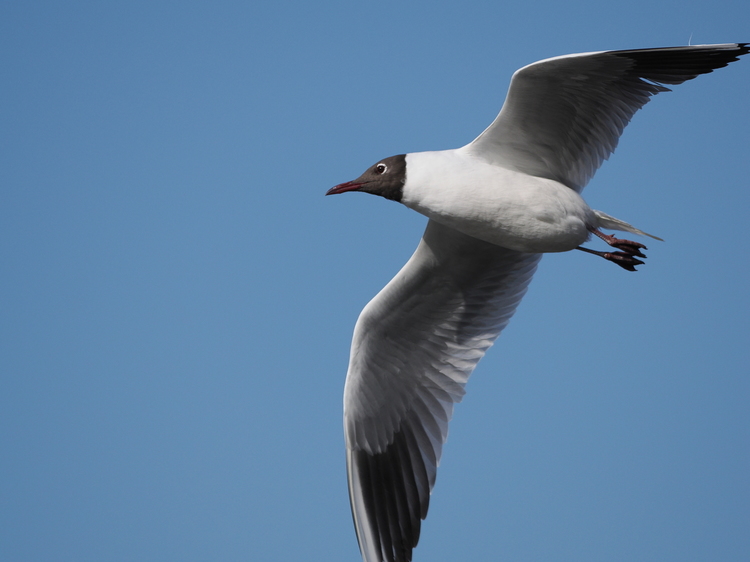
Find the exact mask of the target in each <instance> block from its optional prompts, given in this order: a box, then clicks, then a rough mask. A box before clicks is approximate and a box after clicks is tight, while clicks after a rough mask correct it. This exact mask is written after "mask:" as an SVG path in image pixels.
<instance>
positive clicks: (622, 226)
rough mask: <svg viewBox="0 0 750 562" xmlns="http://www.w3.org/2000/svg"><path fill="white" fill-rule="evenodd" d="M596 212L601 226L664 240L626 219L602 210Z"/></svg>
mask: <svg viewBox="0 0 750 562" xmlns="http://www.w3.org/2000/svg"><path fill="white" fill-rule="evenodd" d="M594 214H595V215H596V218H597V219H599V226H600V227H601V228H608V229H610V230H622V231H625V232H631V233H633V234H639V235H641V236H648V237H649V238H653V239H654V240H661V241H662V242H664V240H662V239H661V238H659V237H658V236H654V235H653V234H649V233H648V232H643V231H642V230H639V229H637V228H636V227H634V226H633V225H632V224H628V223H626V222H625V221H621V220H620V219H616V218H615V217H610V216H609V215H608V214H607V213H602V212H601V211H597V210H594Z"/></svg>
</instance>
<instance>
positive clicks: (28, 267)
mask: <svg viewBox="0 0 750 562" xmlns="http://www.w3.org/2000/svg"><path fill="white" fill-rule="evenodd" d="M748 22H750V3H749V2H747V1H746V0H716V1H712V2H684V1H683V0H679V1H678V0H675V1H662V0H648V1H644V0H631V1H628V2H619V3H613V2H610V3H608V2H601V1H599V0H597V1H594V0H591V1H587V2H580V1H572V2H551V1H550V2H538V3H534V2H528V1H526V0H524V1H516V0H511V1H508V2H497V1H487V2H453V3H439V2H437V3H436V2H377V3H376V2H356V3H354V2H326V3H320V2H264V3H262V2H236V3H228V2H161V1H156V2H155V1H153V0H152V1H149V2H127V3H125V2H122V3H114V2H105V3H103V2H46V3H45V2H3V3H2V4H0V84H2V86H1V87H0V297H1V298H0V559H1V560H3V561H7V562H43V561H44V562H46V561H49V562H60V561H75V562H85V561H92V562H93V561H96V562H101V561H136V560H137V561H139V562H140V561H159V562H162V561H217V560H221V561H248V560H250V561H282V562H283V561H296V560H325V561H327V562H339V561H342V562H343V561H356V560H358V559H359V552H358V549H357V544H356V539H355V535H354V531H353V527H352V523H351V517H350V512H349V506H348V499H347V491H346V477H345V467H344V452H343V436H342V422H341V400H342V391H343V383H344V376H345V371H346V365H347V360H348V351H349V344H350V338H351V332H352V329H353V326H354V322H355V320H356V317H357V315H358V314H359V312H360V310H361V309H362V307H363V306H364V305H365V303H366V302H367V301H368V300H369V299H370V298H371V297H372V296H373V295H375V293H376V292H377V291H378V290H379V289H380V288H381V287H382V286H383V285H384V284H385V283H386V282H387V281H388V280H389V279H390V278H391V277H392V276H393V275H394V274H395V272H396V271H397V270H398V269H399V268H400V267H401V266H402V265H403V263H404V262H405V261H406V259H407V258H408V256H409V255H410V254H411V253H412V252H413V250H414V248H415V247H416V245H417V242H418V240H419V237H420V236H421V233H422V230H423V228H424V225H425V222H426V219H425V218H423V217H422V216H420V215H418V214H416V213H414V212H412V211H409V210H407V209H405V208H403V207H401V206H399V205H397V204H394V203H392V202H389V201H385V200H381V199H379V198H375V197H369V196H365V195H360V194H353V195H341V196H337V197H328V198H326V197H324V196H323V194H324V193H325V191H326V190H327V189H328V188H329V187H331V186H333V185H334V184H337V183H340V182H343V181H347V180H350V179H353V178H355V177H357V176H358V175H359V174H360V173H361V172H362V171H363V170H364V169H365V168H367V167H368V166H370V165H371V164H373V163H374V162H375V161H376V160H377V159H379V158H382V157H385V156H389V155H393V154H399V153H403V152H413V151H420V150H436V149H444V148H454V147H457V146H461V145H463V144H465V143H467V142H469V141H470V140H472V139H473V138H474V137H475V136H476V135H477V134H478V133H479V132H481V131H482V130H483V129H484V127H486V126H487V125H488V124H489V123H490V122H491V120H492V119H493V118H494V116H495V115H496V113H497V111H498V110H499V109H500V106H501V104H502V101H503V99H504V97H505V91H506V88H507V84H508V80H509V78H510V76H511V74H512V72H513V71H514V70H516V69H517V68H519V67H521V66H523V65H526V64H528V63H531V62H534V61H536V60H539V59H542V58H547V57H551V56H556V55H562V54H567V53H575V52H583V51H595V50H605V49H626V48H641V47H660V46H671V45H682V44H687V43H688V42H692V43H693V44H698V43H719V42H735V41H750V26H748ZM748 86H750V57H746V59H745V60H743V61H740V62H738V63H734V64H733V65H731V66H730V67H728V68H725V69H721V70H719V71H717V72H715V73H713V74H710V75H708V76H703V77H700V78H698V79H697V80H695V81H693V82H689V83H687V84H684V85H682V86H678V87H675V89H674V90H675V91H674V92H672V93H667V94H662V95H660V96H658V97H657V98H656V99H655V100H654V101H653V102H652V103H650V104H649V105H648V106H647V107H646V108H645V109H644V110H643V111H641V112H640V113H638V114H637V115H636V117H635V119H634V122H633V123H632V124H631V126H630V127H628V129H627V130H626V132H625V135H624V136H623V138H622V140H621V144H620V147H619V148H618V150H617V152H616V153H615V155H614V156H613V157H612V159H611V161H609V162H607V163H605V164H604V166H603V168H602V169H601V170H600V171H599V173H598V174H597V176H596V177H595V178H594V180H593V181H592V183H591V184H590V185H589V186H588V188H587V190H586V192H585V193H584V195H585V196H586V197H587V199H588V201H589V203H590V204H591V205H592V207H594V208H598V209H602V210H603V211H605V212H607V213H610V214H612V215H614V216H617V217H618V218H622V219H623V220H627V221H629V222H631V223H633V224H634V225H636V226H637V227H639V228H642V229H644V230H646V231H647V232H652V233H653V234H656V235H658V236H661V237H662V238H664V239H665V242H663V243H659V242H653V241H651V242H647V244H648V245H649V248H650V251H649V253H648V255H649V258H648V263H647V265H645V266H642V267H641V271H639V272H638V273H628V272H626V271H624V270H621V269H620V268H618V267H616V266H614V265H612V264H609V263H607V262H605V261H604V260H601V259H598V258H595V257H593V256H590V255H585V254H583V253H581V252H575V253H567V254H559V255H551V256H547V257H545V258H544V260H543V261H542V263H541V266H540V269H539V271H538V274H537V276H536V278H535V280H534V281H533V283H532V285H531V288H530V290H529V293H528V294H527V296H526V298H525V300H524V302H523V303H522V304H521V306H520V308H519V310H518V313H517V315H516V317H515V318H514V319H513V321H512V322H511V324H510V326H509V327H508V329H507V330H506V331H505V333H504V334H503V335H502V336H501V337H500V339H499V340H498V342H497V344H496V345H495V347H494V348H493V349H491V350H490V352H489V354H488V356H487V357H486V358H485V360H484V361H483V362H481V363H480V365H479V367H478V368H477V370H476V371H475V373H474V376H473V377H472V380H471V381H470V382H469V385H468V394H467V396H466V398H465V400H464V402H463V403H462V404H460V405H459V406H458V407H457V409H456V414H455V416H454V420H453V423H452V426H451V434H450V438H449V440H448V443H447V445H446V447H445V450H444V456H443V462H442V465H441V467H440V471H439V473H438V481H437V486H436V488H435V491H434V493H433V496H432V505H431V508H430V514H429V517H428V518H427V521H426V523H425V524H424V526H423V533H422V540H421V542H420V545H419V547H418V548H417V550H416V551H415V562H420V561H428V560H429V561H431V562H442V561H458V560H476V561H484V560H487V561H490V560H491V561H495V560H512V561H540V560H545V561H546V560H549V561H576V562H580V561H592V562H594V561H597V562H598V561H602V560H606V561H628V562H629V561H632V560H639V561H654V562H656V561H658V562H663V561H679V562H686V561H705V560H721V561H723V562H729V561H746V560H748V559H750V478H748V475H750V407H749V406H748V403H749V402H750V368H749V367H748V351H749V350H750V335H749V331H748V317H750V296H748V279H750V260H749V259H748V254H747V251H748V243H747V237H748V232H749V228H748V227H749V226H750V224H749V220H748V217H749V216H750V190H749V189H748V188H749V187H750V186H749V185H748V184H749V181H750V180H749V179H748V178H749V176H750V156H749V155H748V131H749V130H750V104H748ZM594 247H598V246H597V244H594Z"/></svg>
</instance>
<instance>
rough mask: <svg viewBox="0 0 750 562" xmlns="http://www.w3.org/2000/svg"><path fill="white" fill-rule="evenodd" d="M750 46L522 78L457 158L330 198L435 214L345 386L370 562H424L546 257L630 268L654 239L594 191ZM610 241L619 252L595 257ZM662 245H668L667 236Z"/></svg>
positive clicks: (591, 59) (589, 62)
mask: <svg viewBox="0 0 750 562" xmlns="http://www.w3.org/2000/svg"><path fill="white" fill-rule="evenodd" d="M749 45H750V44H748V43H727V44H717V45H691V46H681V47H666V48H655V49H654V48H651V49H636V50H618V51H599V52H590V53H580V54H571V55H564V56H558V57H553V58H549V59H545V60H541V61H538V62H535V63H532V64H530V65H527V66H524V67H523V68H521V69H519V70H517V71H516V72H515V73H514V74H513V77H512V79H511V82H510V87H509V89H508V93H507V96H506V99H505V102H504V104H503V106H502V108H501V110H500V113H499V114H498V115H497V117H496V118H495V120H494V121H493V122H492V123H491V124H490V126H489V127H488V128H487V129H485V130H484V132H482V133H481V134H480V135H479V136H478V137H477V138H476V139H474V140H473V141H472V142H470V143H469V144H467V145H466V146H463V147H461V148H457V149H451V150H442V151H430V152H414V153H408V154H399V155H396V156H390V157H388V158H385V159H382V160H379V161H378V162H376V163H375V164H374V165H372V166H371V167H369V168H368V169H367V170H366V171H365V172H364V173H363V174H362V175H361V176H360V177H359V178H357V179H355V180H353V181H348V182H345V183H341V184H338V185H336V186H335V187H333V188H331V189H329V190H328V191H327V193H326V195H335V194H341V193H347V192H363V193H370V194H373V195H378V196H381V197H384V198H386V199H389V200H392V201H396V202H399V203H401V204H403V205H405V206H406V207H408V208H410V209H413V210H415V211H417V212H419V213H421V214H423V215H425V216H427V217H428V219H429V220H428V222H427V227H426V229H425V232H424V235H423V236H422V239H421V241H420V242H419V245H418V247H417V249H416V251H415V252H414V254H413V255H412V256H411V258H410V259H409V260H408V261H407V263H406V264H405V265H404V267H403V268H402V269H401V270H400V271H399V272H398V273H397V274H396V276H395V277H394V278H393V279H392V280H391V281H390V282H389V283H388V284H387V285H386V286H385V287H384V288H383V289H382V290H381V291H380V292H379V293H378V294H377V295H376V296H375V297H374V298H373V299H372V300H371V301H370V302H369V303H368V304H367V305H366V306H365V307H364V309H363V310H362V312H361V314H360V315H359V318H358V319H357V322H356V324H355V328H354V334H353V338H352V344H351V351H350V358H349V366H348V370H347V374H346V382H345V385H344V436H345V443H346V466H347V478H348V488H349V500H350V505H351V510H352V517H353V520H354V527H355V531H356V535H357V540H358V543H359V548H360V553H361V555H362V559H363V561H364V562H409V561H411V560H412V555H413V550H414V548H415V547H416V546H417V543H418V541H419V534H420V529H421V524H422V521H423V520H424V519H425V518H426V516H427V511H428V507H429V502H430V494H431V492H432V489H433V487H434V485H435V480H436V475H437V468H438V464H439V462H440V457H441V453H442V447H443V444H444V443H445V441H446V439H447V435H448V423H449V421H450V419H451V417H452V414H453V409H454V405H455V404H456V403H457V402H459V401H460V400H461V399H462V397H463V396H464V394H465V386H466V383H467V381H468V379H469V376H470V375H471V373H472V371H473V370H474V368H475V367H476V365H477V363H478V362H479V360H480V359H481V358H482V357H483V356H484V354H485V352H486V351H487V350H488V349H489V348H490V346H492V345H493V343H494V341H495V339H496V338H497V337H498V336H499V334H500V333H501V332H502V330H503V329H504V328H505V326H506V325H507V324H508V322H509V321H510V319H511V317H512V316H513V314H514V312H515V310H516V308H517V306H518V304H519V302H520V301H521V299H522V298H523V296H524V294H525V293H526V290H527V288H528V285H529V283H530V281H531V279H532V276H533V275H534V272H535V270H536V268H537V265H538V264H539V261H540V259H541V257H542V255H543V254H545V253H552V252H566V251H571V250H581V251H584V252H588V253H591V254H595V255H597V256H600V257H602V258H604V259H606V260H608V261H610V262H613V263H615V264H617V265H618V266H620V267H622V268H623V269H626V270H629V271H635V270H636V266H640V265H643V264H644V262H643V261H642V259H644V258H645V254H644V253H643V251H644V250H646V249H647V248H646V246H645V245H644V244H642V243H639V242H635V241H632V240H627V239H621V238H616V237H615V236H614V235H611V234H605V233H604V232H603V231H602V229H606V230H617V231H624V232H628V233H631V234H636V235H641V236H650V237H652V238H657V237H655V236H652V235H649V234H647V233H645V232H643V231H642V230H640V229H638V228H635V227H634V226H632V225H630V224H628V223H627V222H625V221H622V220H620V219H616V218H614V217H612V216H610V215H608V214H606V213H604V212H602V211H597V210H594V209H591V208H590V207H589V206H588V204H587V203H586V202H585V201H584V199H583V198H582V197H581V192H582V191H583V188H584V187H585V186H586V184H587V183H588V182H589V180H591V178H592V176H593V175H594V173H595V172H596V170H597V169H598V168H599V167H600V166H601V164H602V162H603V161H604V160H606V159H608V158H609V156H610V155H611V154H612V152H613V151H614V150H615V148H616V146H617V144H618V141H619V138H620V136H621V134H622V132H623V129H624V128H625V126H626V125H627V124H628V123H629V122H630V120H631V118H632V117H633V115H634V114H635V113H636V112H637V111H638V110H639V109H640V108H641V107H643V106H644V105H645V104H646V103H648V101H649V100H650V98H651V97H652V96H654V95H656V94H659V93H661V92H667V91H670V89H669V88H668V87H667V85H669V86H672V85H678V84H682V83H683V82H686V81H688V80H692V79H693V78H696V77H697V76H699V75H701V74H708V73H710V72H712V71H713V70H716V69H718V68H722V67H725V66H727V65H728V64H729V63H731V62H734V61H737V60H739V57H740V56H742V55H746V54H747V53H748V52H750V46H749ZM592 235H594V236H596V237H598V238H601V239H602V240H603V241H604V242H606V243H607V244H608V245H610V246H611V247H612V248H613V250H610V251H598V250H593V249H591V248H586V247H584V246H582V244H584V243H586V242H587V240H589V239H590V237H591V236H592ZM657 239H658V238H657Z"/></svg>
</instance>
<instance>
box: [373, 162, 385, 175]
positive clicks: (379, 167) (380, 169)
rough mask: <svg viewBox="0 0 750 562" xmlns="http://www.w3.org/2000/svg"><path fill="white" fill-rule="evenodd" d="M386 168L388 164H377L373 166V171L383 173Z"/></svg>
mask: <svg viewBox="0 0 750 562" xmlns="http://www.w3.org/2000/svg"><path fill="white" fill-rule="evenodd" d="M387 169H388V166H386V165H385V164H378V165H377V166H375V173H376V174H384V173H385V171H386V170H387Z"/></svg>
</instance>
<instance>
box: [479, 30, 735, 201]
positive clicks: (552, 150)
mask: <svg viewBox="0 0 750 562" xmlns="http://www.w3.org/2000/svg"><path fill="white" fill-rule="evenodd" d="M749 51H750V48H748V44H747V43H729V44H724V45H695V46H690V47H670V48H664V49H641V50H634V51H603V52H598V53H583V54H578V55H567V56H563V57H556V58H551V59H546V60H543V61H539V62H536V63H534V64H531V65H529V66H526V67H524V68H521V69H520V70H518V71H516V73H515V74H514V75H513V79H512V80H511V83H510V89H509V90H508V96H507V98H506V99H505V103H504V104H503V107H502V109H501V111H500V113H499V115H498V116H497V118H496V119H495V121H494V122H493V123H492V124H491V125H490V126H489V127H488V128H487V130H485V131H484V132H483V133H482V134H481V135H479V137H477V138H476V139H475V140H474V141H473V142H471V143H470V144H468V145H467V146H466V147H464V148H465V149H466V150H468V151H469V152H471V153H473V154H475V155H477V156H479V157H481V158H484V159H486V160H489V161H491V162H494V163H497V164H500V165H502V166H504V167H506V168H510V169H513V170H517V171H519V172H524V173H527V174H531V175H534V176H541V177H546V178H549V179H553V180H557V181H559V182H561V183H563V184H565V185H567V186H569V187H571V188H572V189H575V190H576V191H579V192H580V191H581V190H582V189H583V188H584V186H585V185H586V184H587V183H588V182H589V180H590V179H591V177H592V176H593V175H594V173H595V172H596V170H597V169H598V168H599V166H601V164H602V162H603V161H604V160H606V159H607V158H609V155H610V154H611V153H612V152H613V151H614V149H615V147H616V146H617V142H618V140H619V138H620V135H621V134H622V131H623V129H624V128H625V126H626V125H627V124H628V123H629V122H630V119H631V118H632V117H633V114H634V113H635V112H636V111H638V110H639V109H640V108H641V107H643V106H644V105H645V104H646V103H648V101H649V99H650V97H651V96H653V95H656V94H658V93H659V92H667V91H669V88H666V87H665V86H663V85H662V84H682V83H683V82H685V81H687V80H692V79H693V78H695V77H697V76H698V75H700V74H707V73H709V72H711V71H713V70H715V69H717V68H721V67H724V66H727V65H728V64H729V63H730V62H733V61H736V60H738V59H737V57H739V56H741V55H744V54H747V53H748V52H749Z"/></svg>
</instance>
